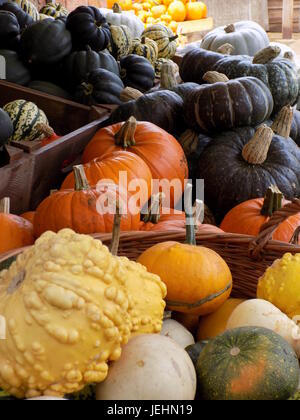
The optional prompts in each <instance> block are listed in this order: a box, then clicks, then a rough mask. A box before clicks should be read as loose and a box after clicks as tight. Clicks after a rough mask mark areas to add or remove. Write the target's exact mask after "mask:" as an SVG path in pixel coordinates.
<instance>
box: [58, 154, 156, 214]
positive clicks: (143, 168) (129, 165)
mask: <svg viewBox="0 0 300 420" xmlns="http://www.w3.org/2000/svg"><path fill="white" fill-rule="evenodd" d="M83 168H84V172H85V175H86V178H87V180H88V183H89V184H90V185H92V186H96V185H97V184H98V182H99V181H101V180H111V181H112V182H113V183H114V184H117V185H119V183H120V182H122V179H121V177H120V175H122V176H123V175H125V174H126V178H127V185H124V188H127V187H128V186H130V183H132V182H134V186H133V188H134V190H133V191H130V192H131V193H132V194H134V193H135V192H138V191H141V203H140V205H141V207H143V206H144V204H146V202H147V201H148V200H149V198H150V196H151V190H152V175H151V171H150V169H149V167H148V165H147V164H146V163H145V162H144V161H143V160H142V159H141V158H140V157H139V156H138V155H135V154H134V153H131V152H128V151H126V150H119V151H115V152H112V153H108V154H107V155H106V156H103V158H101V159H99V158H97V159H94V160H92V161H91V162H89V163H86V164H85V165H84V166H83ZM122 173H123V174H122ZM74 186H75V179H74V173H73V172H72V173H70V174H69V175H68V176H67V178H66V179H65V180H64V182H63V184H62V186H61V189H64V190H65V189H73V188H74Z"/></svg>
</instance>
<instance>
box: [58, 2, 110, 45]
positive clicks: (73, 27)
mask: <svg viewBox="0 0 300 420" xmlns="http://www.w3.org/2000/svg"><path fill="white" fill-rule="evenodd" d="M66 25H67V29H68V30H69V31H70V32H71V34H72V41H73V49H74V50H77V51H82V50H84V49H85V47H86V46H87V45H89V46H90V47H91V48H92V50H94V51H103V50H104V49H105V48H107V46H108V44H109V42H110V38H111V35H110V29H109V26H108V24H107V22H106V19H105V18H104V16H103V15H102V13H101V12H100V11H99V9H97V8H96V7H92V6H80V7H77V9H75V10H73V12H71V13H70V14H69V15H68V17H67V21H66Z"/></svg>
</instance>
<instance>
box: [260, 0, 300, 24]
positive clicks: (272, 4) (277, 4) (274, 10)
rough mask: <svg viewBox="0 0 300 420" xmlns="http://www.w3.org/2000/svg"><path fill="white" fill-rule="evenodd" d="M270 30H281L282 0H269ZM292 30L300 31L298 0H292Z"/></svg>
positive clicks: (299, 0) (299, 5)
mask: <svg viewBox="0 0 300 420" xmlns="http://www.w3.org/2000/svg"><path fill="white" fill-rule="evenodd" d="M268 9H269V21H270V32H281V30H282V14H283V0H269V1H268ZM293 31H294V32H300V0H294V7H293Z"/></svg>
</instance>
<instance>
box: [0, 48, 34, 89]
mask: <svg viewBox="0 0 300 420" xmlns="http://www.w3.org/2000/svg"><path fill="white" fill-rule="evenodd" d="M0 55H2V56H3V57H4V58H5V64H6V77H5V78H6V80H7V81H8V82H11V83H16V84H18V85H23V86H26V85H27V84H28V83H29V82H30V72H29V70H28V68H27V67H26V66H25V65H24V64H23V62H22V61H21V60H20V58H19V56H18V54H17V53H16V52H15V51H12V50H0Z"/></svg>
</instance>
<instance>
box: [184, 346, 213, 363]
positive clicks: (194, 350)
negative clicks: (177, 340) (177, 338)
mask: <svg viewBox="0 0 300 420" xmlns="http://www.w3.org/2000/svg"><path fill="white" fill-rule="evenodd" d="M207 344H208V341H198V342H197V343H195V344H191V345H190V346H188V347H186V349H185V351H186V352H187V353H188V355H189V356H190V358H191V359H192V362H193V363H194V366H195V367H196V365H197V362H198V359H199V356H200V353H201V352H202V351H203V350H204V348H205V346H206V345H207Z"/></svg>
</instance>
